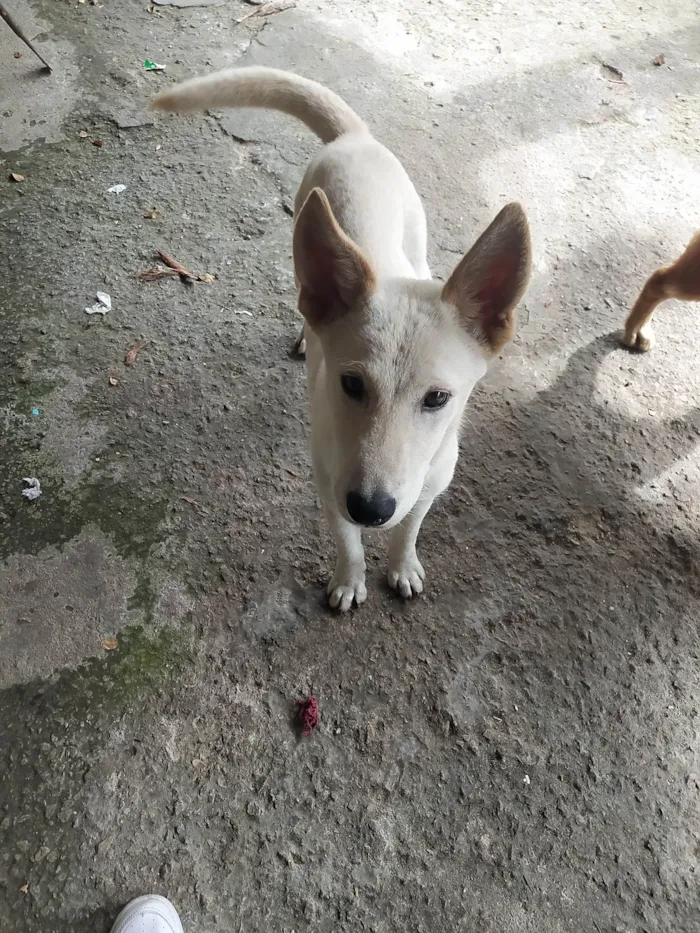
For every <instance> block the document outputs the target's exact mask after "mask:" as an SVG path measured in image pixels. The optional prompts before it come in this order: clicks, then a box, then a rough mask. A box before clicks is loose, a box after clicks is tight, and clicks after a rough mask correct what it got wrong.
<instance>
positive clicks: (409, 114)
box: [0, 0, 700, 933]
mask: <svg viewBox="0 0 700 933" xmlns="http://www.w3.org/2000/svg"><path fill="white" fill-rule="evenodd" d="M247 9H249V8H248V7H247V6H246V5H244V4H243V3H242V2H239V0H229V2H225V3H221V4H219V5H218V6H206V7H189V8H185V9H177V8H175V7H172V6H156V7H153V9H152V11H151V10H150V9H149V7H148V6H147V5H146V4H144V5H142V6H140V5H138V4H124V3H122V4H116V3H112V2H108V0H105V2H104V3H102V4H97V5H95V6H92V5H90V4H87V3H86V4H75V5H72V4H70V3H68V2H62V0H59V2H55V0H52V2H49V0H31V3H27V2H25V0H15V2H14V3H13V11H15V12H16V14H17V15H18V17H19V18H20V19H22V20H23V22H25V23H26V24H27V25H28V27H29V28H28V31H29V33H30V35H32V36H36V37H37V42H38V43H39V44H40V45H41V48H42V49H43V50H44V51H45V53H46V56H47V58H49V60H50V61H51V62H52V63H53V64H54V65H55V72H54V74H53V75H52V76H51V77H47V76H39V75H38V74H37V73H36V72H35V70H34V63H33V61H32V60H31V56H30V55H29V52H28V51H25V50H23V49H22V47H21V45H19V44H17V43H16V42H15V40H14V38H13V37H12V36H11V35H10V34H9V32H8V31H7V30H6V29H5V27H4V24H0V95H2V106H1V107H0V113H1V114H2V121H1V122H0V158H1V159H2V160H3V161H2V169H3V172H4V178H2V179H0V257H1V258H2V277H1V278H0V321H1V322H2V333H3V339H2V341H0V476H2V484H1V485H0V771H1V772H2V774H3V777H4V780H3V782H2V784H1V785H0V930H2V931H4V930H5V929H7V930H12V931H13V933H30V931H31V933H34V931H37V930H41V931H42V933H69V931H70V933H88V931H89V933H95V931H104V933H106V931H108V930H109V928H110V924H111V921H112V920H113V918H114V915H115V914H116V912H117V911H118V909H119V908H120V906H121V905H122V904H123V903H124V902H125V901H126V900H128V899H129V898H131V897H133V896H135V895H138V894H141V893H143V892H145V891H150V890H153V891H157V892H159V893H163V894H167V895H168V896H170V897H171V898H172V899H173V900H174V901H175V903H176V904H177V906H178V908H179V909H180V911H181V913H182V915H183V919H184V922H185V926H186V929H187V931H188V933H205V931H206V933H219V931H220V933H224V931H226V933H228V931H230V930H246V931H250V933H254V931H260V933H263V931H264V933H268V931H271V930H278V931H286V933H290V931H291V930H296V931H297V933H304V931H309V933H312V931H313V933H316V931H321V933H324V931H328V933H331V931H333V933H341V931H343V933H345V931H347V933H350V931H353V933H355V931H360V930H366V931H372V933H393V931H395V930H396V931H398V930H401V931H404V930H407V929H410V930H417V931H436V930H450V931H451V930H455V931H464V933H467V931H468V933H472V931H479V933H491V931H493V933H496V931H497V933H529V931H535V930H536V931H537V933H560V931H562V930H576V931H581V933H588V931H590V933H601V931H608V930H609V931H615V933H623V931H625V933H627V931H635V933H642V931H644V933H666V931H669V930H673V931H674V933H690V931H695V930H696V929H697V928H698V924H699V923H700V899H699V897H698V870H699V869H698V852H699V851H700V849H699V846H700V777H699V775H700V759H699V758H698V722H699V720H698V703H697V696H698V687H699V686H700V683H699V675H698V670H699V666H698V659H699V655H700V637H699V634H698V625H697V618H698V610H699V608H700V606H699V602H700V593H699V591H698V585H697V573H696V570H697V560H698V534H699V533H700V521H699V517H700V516H699V512H698V506H697V502H698V489H699V488H700V467H699V464H698V456H697V444H698V438H699V437H700V413H699V410H698V408H697V404H696V393H697V378H696V367H695V364H694V360H695V358H696V356H697V353H698V351H700V340H699V339H698V337H697V334H696V328H695V327H694V322H695V321H696V320H697V318H696V317H694V315H693V312H692V309H691V308H688V307H682V306H678V305H675V306H674V305H673V304H672V303H670V304H669V306H668V308H666V309H664V310H663V311H662V313H661V314H660V316H659V321H658V325H657V334H658V346H657V347H656V348H655V350H654V351H653V353H652V354H650V355H649V356H643V357H640V356H631V355H629V354H627V353H626V352H625V351H623V350H621V349H620V348H619V345H618V342H617V338H616V336H615V334H616V331H617V330H618V329H619V327H620V325H621V322H622V320H623V318H624V315H625V311H626V308H627V306H628V304H629V302H630V300H631V299H632V297H633V296H634V294H635V293H636V291H637V289H638V288H639V286H640V284H641V282H642V280H643V279H644V277H645V276H646V275H647V274H648V272H649V271H650V270H651V269H653V268H655V267H656V266H657V265H659V264H661V263H663V262H665V261H667V260H669V259H670V258H672V257H673V256H674V255H675V254H676V253H677V252H678V251H679V250H680V248H681V247H682V246H683V244H684V243H685V242H686V241H687V239H688V238H689V236H690V234H691V233H692V232H693V231H694V230H695V229H696V227H697V226H698V221H697V203H696V201H695V200H694V199H693V198H692V197H689V192H691V193H692V192H693V191H695V190H697V189H698V185H699V183H700V174H699V173H700V159H699V155H698V142H697V141H698V139H699V138H700V133H699V130H700V126H699V120H698V116H697V107H696V100H697V94H698V87H699V84H700V69H699V68H698V62H697V40H698V35H699V33H698V25H697V17H696V11H695V10H693V9H692V8H691V7H690V6H689V5H688V4H683V3H680V2H675V0H673V2H670V3H669V2H665V3H663V4H661V3H651V4H647V5H645V6H644V7H643V8H641V9H640V8H639V5H638V4H634V3H632V2H629V0H622V2H618V3H614V4H613V3H612V2H610V0H589V2H586V3H585V4H584V5H583V6H582V5H581V4H572V3H571V0H555V2H554V3H550V4H548V5H543V4H539V3H528V4H525V5H523V4H522V3H519V4H517V3H512V2H506V3H496V4H486V3H483V2H479V0H477V2H474V3H463V2H458V0H444V2H440V3H437V2H432V3H430V2H424V3H419V2H417V0H409V2H406V0H403V2H399V0H385V2H383V3H382V4H381V5H378V4H376V2H375V3H372V2H370V0H354V2H353V3H352V4H338V3H335V2H325V3H323V4H321V3H319V2H313V0H303V2H300V4H299V8H298V9H297V10H293V11H288V12H285V13H283V14H279V15H277V16H271V17H269V18H268V19H267V20H265V19H264V18H263V19H258V18H257V17H256V18H253V19H251V20H248V21H247V22H246V23H244V24H240V25H235V20H236V19H237V18H238V17H239V16H240V15H241V13H242V11H245V10H247ZM15 51H21V52H22V55H21V57H20V58H15V57H14V52H15ZM659 53H663V54H664V55H665V65H663V66H660V67H659V66H655V65H653V63H652V62H653V59H654V58H655V57H656V56H657V55H658V54H659ZM147 57H148V58H150V59H152V60H155V61H158V62H161V63H163V64H165V65H166V66H167V67H166V71H165V72H163V73H157V74H154V73H147V72H145V71H144V69H143V61H144V59H145V58H147ZM254 62H255V63H260V64H270V65H277V66H281V67H286V68H292V69H297V70H298V71H300V72H302V73H304V74H307V75H310V76H312V77H315V78H318V79H319V80H322V81H323V82H325V83H327V84H328V85H329V86H331V87H333V88H334V89H335V90H336V91H338V92H339V93H341V94H342V95H343V96H344V97H345V98H346V99H347V100H348V102H349V103H350V104H351V105H352V106H353V107H355V108H356V109H357V110H358V112H359V113H361V115H362V117H363V118H364V119H365V120H366V121H367V122H368V124H369V125H370V126H371V127H372V129H373V131H374V132H375V133H376V134H377V136H378V137H379V138H381V139H382V141H383V142H385V143H387V144H388V145H389V146H390V147H391V148H392V149H393V150H394V151H395V152H396V153H397V155H398V156H399V157H400V158H401V159H402V161H403V162H404V164H405V165H406V168H407V170H408V171H409V173H410V174H411V176H412V178H413V179H414V181H415V184H416V186H417V188H418V190H419V192H420V193H421V195H422V197H423V198H424V201H425V204H426V211H427V215H428V225H429V235H430V261H431V265H432V268H433V269H434V271H435V274H436V275H442V276H444V275H446V274H447V273H448V272H449V270H450V269H451V268H452V267H453V266H454V264H455V263H456V261H457V259H458V257H459V256H460V255H461V254H462V252H463V251H464V249H465V248H466V247H467V246H468V245H469V244H470V243H471V242H472V241H473V239H474V238H475V236H476V235H478V233H479V232H480V231H481V229H483V227H484V226H485V224H486V223H487V222H488V220H489V219H490V218H491V217H492V216H493V215H494V214H495V212H496V211H497V210H498V209H499V208H500V207H501V206H502V204H503V203H504V202H506V201H507V200H511V199H514V198H517V199H519V200H521V201H522V202H523V204H524V205H525V208H526V210H527V212H528V215H529V217H530V222H531V226H532V233H533V243H534V253H535V263H534V273H533V279H532V284H531V287H530V289H529V291H528V294H527V296H526V298H525V301H524V303H523V306H522V308H521V313H520V324H519V330H518V336H517V338H516V340H515V342H514V344H513V345H512V346H511V347H509V348H508V350H507V351H506V352H505V354H504V355H503V357H502V358H501V359H499V360H498V361H496V363H495V364H494V366H493V368H492V370H491V372H490V374H489V375H488V377H487V378H486V380H485V381H484V383H483V384H482V385H481V387H480V388H479V390H478V391H477V392H476V393H475V396H474V398H473V401H472V403H471V405H470V410H469V418H468V424H467V425H466V430H465V435H464V440H463V445H462V447H463V450H462V456H461V459H460V463H459V467H458V471H457V475H456V478H455V482H454V484H453V487H452V488H451V490H450V491H449V493H448V494H447V495H446V496H445V497H444V499H443V500H442V501H441V502H440V503H439V504H438V505H437V507H436V508H435V509H434V510H433V512H431V515H430V516H429V518H428V520H427V521H426V524H425V528H424V531H423V533H422V536H421V540H420V548H421V558H422V560H423V563H424V565H425V566H426V569H427V571H428V587H427V591H426V594H425V595H424V597H422V598H420V599H419V600H417V601H415V602H412V603H408V604H403V603H401V602H400V601H398V600H397V599H396V598H395V597H394V595H393V594H391V593H389V592H388V591H387V589H386V587H384V586H383V584H382V575H383V571H384V565H383V560H384V548H383V544H382V542H381V540H379V539H378V540H376V541H374V542H373V541H370V545H369V548H368V555H369V565H370V581H369V582H370V597H369V602H368V603H367V604H366V605H365V606H364V607H363V608H362V609H361V610H360V611H358V612H355V613H353V614H352V615H351V616H349V617H338V616H335V615H333V614H332V613H330V612H329V611H328V610H327V609H326V607H325V604H324V598H323V583H324V581H325V580H326V579H327V576H328V573H329V571H330V567H331V556H330V555H331V547H330V542H329V539H328V535H327V531H326V528H325V526H324V524H323V521H322V519H321V515H320V510H319V507H318V503H317V500H316V495H315V491H314V488H313V485H312V482H311V478H310V468H309V461H308V455H307V449H306V437H307V412H306V405H305V399H304V385H303V382H304V374H303V366H302V365H300V364H299V363H297V362H296V361H295V360H294V359H293V358H292V356H291V352H290V351H291V347H292V343H293V340H294V337H295V335H296V329H297V326H298V322H297V318H296V316H295V310H294V300H295V298H294V282H293V276H292V271H291V250H290V234H291V217H290V208H291V203H292V198H293V193H294V190H295V187H296V184H297V183H298V181H299V178H300V176H301V174H302V172H303V169H304V166H305V163H306V161H307V159H308V158H309V156H310V155H311V153H313V152H314V151H315V150H316V146H317V143H316V141H315V140H314V139H312V138H310V137H309V135H308V134H307V133H306V131H305V130H304V128H303V127H300V126H298V125H296V124H294V123H293V122H292V121H289V120H285V119H283V118H282V117H279V116H274V115H270V114H262V113H255V114H252V113H251V114H249V113H236V114H231V113H223V114H222V113H213V114H208V115H198V116H193V117H191V118H188V119H183V118H168V119H162V118H155V119H154V117H153V115H152V114H147V113H145V111H144V105H145V103H146V101H147V100H148V98H149V97H150V95H151V94H152V93H153V92H154V91H155V90H156V89H157V88H159V87H161V86H163V85H164V84H167V83H168V82H169V81H171V80H173V79H176V78H180V77H186V76H189V75H191V74H194V73H199V72H203V71H206V70H208V69H210V68H218V67H223V66H225V65H231V64H247V63H254ZM609 66H612V69H611V67H609ZM614 69H617V70H618V71H620V72H621V79H620V75H618V74H617V73H616V71H615V70H614ZM93 142H99V143H101V145H99V146H98V145H93ZM10 171H16V172H19V173H21V174H22V175H24V176H25V181H24V182H22V183H20V184H17V183H12V182H10V181H9V180H8V176H9V173H10ZM117 183H120V184H125V185H126V190H125V191H124V192H123V193H122V194H120V195H118V196H114V195H110V194H108V193H107V189H108V188H109V187H110V186H112V185H114V184H117ZM159 248H160V249H165V250H166V252H168V253H169V254H170V255H172V256H174V257H176V258H177V259H178V260H180V261H181V262H183V263H184V264H185V265H187V266H188V267H190V268H193V269H194V270H196V271H198V272H209V273H211V274H213V275H215V276H216V278H215V281H214V282H213V283H211V284H205V283H195V284H194V285H192V286H191V287H190V286H187V285H184V284H183V283H182V282H180V281H173V280H172V279H168V280H164V281H160V282H146V281H143V280H140V279H139V277H138V273H139V272H140V271H141V270H142V269H145V268H148V267H149V266H152V265H153V264H154V262H155V261H156V250H157V249H159ZM98 289H99V290H104V291H107V292H109V294H110V295H111V296H112V301H113V307H112V310H111V311H110V312H109V314H108V315H106V316H105V318H104V319H100V320H97V321H96V320H94V319H91V318H88V317H87V315H85V313H84V310H83V309H84V307H85V306H86V305H87V304H90V303H91V302H92V300H93V295H94V293H95V291H96V290H98ZM142 338H143V339H147V340H148V343H147V344H146V345H145V346H144V347H143V348H142V349H141V351H140V353H139V355H138V357H137V359H136V362H135V363H134V365H133V366H129V367H127V366H125V365H124V357H125V354H126V352H127V351H128V350H129V348H130V347H133V346H134V345H135V344H136V342H137V341H139V340H140V339H142ZM110 377H111V380H112V381H110ZM35 409H37V410H38V412H39V413H38V415H34V414H33V413H32V412H33V410H35ZM28 475H36V476H38V477H39V478H40V479H41V482H42V489H43V490H44V494H43V495H42V497H41V499H40V500H38V501H37V502H35V503H28V502H26V501H25V500H23V499H22V498H21V495H20V491H21V478H22V477H23V476H28ZM57 593H58V596H56V595H55V594H57ZM67 607H70V608H67ZM105 637H116V638H117V642H118V647H117V649H116V650H113V651H105V650H104V649H103V648H102V647H101V642H102V639H103V638H105ZM309 692H313V693H315V694H316V695H317V696H318V698H319V704H320V715H321V723H320V727H319V729H318V730H317V732H316V733H315V734H314V736H313V737H312V738H311V739H308V740H302V741H300V740H299V738H298V733H297V731H296V730H295V728H294V726H293V715H294V708H295V701H296V699H297V697H298V696H299V695H303V694H305V693H309ZM25 885H28V887H27V893H26V894H25V893H23V891H22V890H21V889H22V888H23V887H24V886H25Z"/></svg>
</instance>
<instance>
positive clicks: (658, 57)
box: [652, 55, 666, 65]
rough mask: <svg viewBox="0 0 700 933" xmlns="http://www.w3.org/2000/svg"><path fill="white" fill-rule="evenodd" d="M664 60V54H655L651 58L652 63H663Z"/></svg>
mask: <svg viewBox="0 0 700 933" xmlns="http://www.w3.org/2000/svg"><path fill="white" fill-rule="evenodd" d="M665 61H666V58H665V56H664V55H657V56H656V58H655V59H653V60H652V65H663V64H664V62H665Z"/></svg>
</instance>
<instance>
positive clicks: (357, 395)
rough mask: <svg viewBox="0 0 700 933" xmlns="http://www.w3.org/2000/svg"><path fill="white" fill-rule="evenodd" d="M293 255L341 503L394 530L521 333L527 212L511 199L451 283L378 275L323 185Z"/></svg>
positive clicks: (351, 514) (362, 518)
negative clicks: (475, 392)
mask: <svg viewBox="0 0 700 933" xmlns="http://www.w3.org/2000/svg"><path fill="white" fill-rule="evenodd" d="M294 264H295V271H296V275H297V279H298V282H299V286H300V291H299V308H300V310H301V312H302V314H303V315H304V318H305V319H306V322H307V324H308V326H309V327H311V328H312V329H313V331H314V332H315V333H316V335H317V336H318V338H319V340H320V342H321V345H322V348H323V365H324V366H325V368H326V374H325V375H326V383H325V385H326V389H327V393H328V395H327V400H326V405H324V406H323V407H324V411H325V417H324V422H325V423H324V424H323V425H319V427H320V429H321V430H322V431H323V432H324V434H325V436H324V438H323V443H325V444H327V445H328V456H327V457H325V458H324V460H325V462H326V464H327V465H328V466H329V468H330V469H331V473H332V475H331V477H330V479H331V482H332V489H333V495H334V497H335V500H336V505H337V508H338V510H339V511H340V513H341V514H342V515H344V516H345V517H346V518H347V519H349V520H350V521H353V522H356V523H358V524H361V525H368V526H379V525H383V526H384V527H385V528H390V527H392V526H393V525H397V524H398V523H399V522H400V521H401V520H402V519H403V518H405V517H406V515H408V513H409V512H410V511H411V510H412V509H413V508H414V506H415V505H416V503H417V502H418V501H419V499H420V497H421V493H422V490H423V487H424V484H425V480H426V476H427V474H428V471H429V469H430V466H431V463H433V461H434V460H435V459H436V457H437V456H438V454H439V453H440V451H441V448H442V447H443V445H444V444H445V443H448V442H449V441H450V440H451V438H452V436H454V435H455V434H456V430H457V428H458V426H459V422H460V419H461V417H462V412H463V410H464V406H465V403H466V401H467V399H468V398H469V395H470V393H471V391H472V389H473V388H474V386H475V384H476V383H477V382H478V380H479V379H480V378H481V377H482V376H483V375H484V373H485V372H486V365H487V361H488V359H489V357H491V356H493V355H494V354H495V353H497V352H498V351H499V350H500V349H501V347H502V346H503V345H504V344H505V343H507V342H508V341H509V340H510V339H511V337H512V334H513V330H514V323H515V321H514V311H515V306H516V305H517V303H518V301H519V300H520V298H521V296H522V294H523V292H524V290H525V287H526V285H527V281H528V277H529V271H530V237H529V233H528V226H527V221H526V219H525V214H524V213H523V210H522V208H521V207H520V205H518V204H509V205H508V206H507V207H505V208H504V209H503V210H502V211H501V212H500V214H499V215H498V216H497V217H496V219H495V220H494V221H493V223H492V224H491V225H490V227H488V229H487V230H486V231H485V232H484V233H483V234H482V235H481V237H479V239H478V240H477V242H476V243H475V244H474V246H473V247H472V248H471V250H470V251H469V252H468V253H467V254H466V256H464V258H463V259H462V260H461V262H460V263H459V265H458V266H457V268H456V269H455V270H454V272H453V273H452V275H451V276H450V278H449V280H448V281H447V283H446V284H445V285H444V286H441V285H440V284H439V283H436V282H433V281H418V280H407V279H394V280H384V281H378V280H377V278H376V276H375V273H374V271H373V269H372V266H371V263H370V261H369V259H368V258H367V256H365V254H364V253H363V252H362V250H361V249H360V248H359V247H358V246H357V245H356V244H355V243H353V241H352V240H351V239H350V238H349V237H347V236H346V235H345V233H344V232H343V231H342V230H341V228H340V226H339V225H338V223H337V221H336V220H335V218H334V216H333V213H332V210H331V207H330V204H329V203H328V199H327V198H326V196H325V194H324V193H323V192H322V191H321V190H320V189H319V188H316V189H314V190H313V191H312V192H311V194H310V195H309V197H308V199H307V200H306V202H305V204H304V206H303V208H302V209H301V211H300V212H299V216H298V218H297V221H296V224H295V227H294ZM314 417H316V413H314Z"/></svg>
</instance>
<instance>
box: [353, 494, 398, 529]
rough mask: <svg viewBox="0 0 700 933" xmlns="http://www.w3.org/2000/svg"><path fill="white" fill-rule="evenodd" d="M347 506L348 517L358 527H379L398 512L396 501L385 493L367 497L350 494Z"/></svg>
mask: <svg viewBox="0 0 700 933" xmlns="http://www.w3.org/2000/svg"><path fill="white" fill-rule="evenodd" d="M346 505H347V508H348V515H349V516H350V518H351V519H352V520H353V521H354V522H357V524H358V525H367V526H370V527H371V526H377V525H383V524H385V523H386V522H388V521H389V519H390V518H391V516H392V515H393V514H394V512H395V511H396V499H394V497H393V496H390V495H388V493H385V492H375V493H372V495H370V496H365V495H364V494H363V493H361V492H356V491H353V492H349V493H348V495H347V500H346Z"/></svg>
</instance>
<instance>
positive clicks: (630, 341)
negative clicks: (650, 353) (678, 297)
mask: <svg viewBox="0 0 700 933" xmlns="http://www.w3.org/2000/svg"><path fill="white" fill-rule="evenodd" d="M665 274H666V269H658V270H657V271H656V272H655V273H654V274H653V275H652V276H650V277H649V278H648V279H647V281H646V282H645V284H644V288H643V289H642V291H641V292H640V294H639V297H638V298H637V300H636V301H635V303H634V306H633V308H632V310H631V311H630V313H629V316H628V318H627V320H626V321H625V333H624V335H623V337H622V342H623V343H624V344H625V346H627V347H630V349H633V350H641V351H642V352H643V353H644V352H646V351H647V350H651V348H652V346H653V343H654V332H653V331H652V329H651V319H652V317H653V315H654V311H655V310H656V308H657V307H658V306H659V305H660V304H661V302H662V301H665V300H666V299H667V298H669V297H670V295H667V294H666V286H665Z"/></svg>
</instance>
